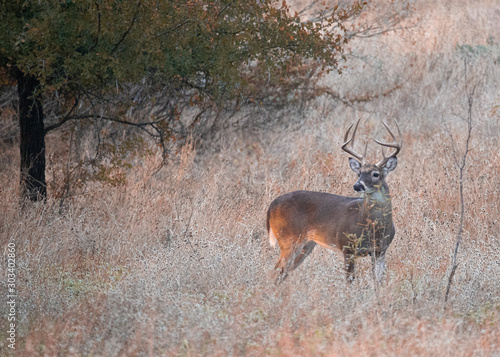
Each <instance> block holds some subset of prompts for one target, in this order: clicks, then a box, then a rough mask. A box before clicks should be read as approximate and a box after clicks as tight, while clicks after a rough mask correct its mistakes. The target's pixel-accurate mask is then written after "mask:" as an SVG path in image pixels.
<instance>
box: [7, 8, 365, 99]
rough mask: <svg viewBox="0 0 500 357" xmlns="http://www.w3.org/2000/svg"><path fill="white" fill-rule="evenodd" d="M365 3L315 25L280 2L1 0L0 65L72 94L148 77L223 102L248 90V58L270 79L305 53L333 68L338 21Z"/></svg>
mask: <svg viewBox="0 0 500 357" xmlns="http://www.w3.org/2000/svg"><path fill="white" fill-rule="evenodd" d="M362 6H363V4H361V3H358V2H355V3H354V5H352V6H351V7H350V8H349V9H344V10H342V11H340V10H339V11H336V12H333V15H331V16H329V17H327V18H325V19H324V21H322V22H315V23H313V22H301V20H300V18H299V16H298V15H297V14H294V15H292V14H290V10H289V8H288V7H287V5H286V3H285V2H283V3H280V2H277V1H274V0H264V1H258V0H251V1H228V0H220V1H193V0H184V1H172V0H169V1H160V2H158V1H137V2H133V1H118V0H108V1H90V0H78V1H70V0H68V1H64V2H63V1H57V2H56V1H47V0H45V1H43V0H42V1H38V2H25V1H2V7H1V8H2V10H0V11H1V12H0V15H1V22H0V47H1V48H0V51H1V55H0V66H1V67H2V69H4V70H5V69H7V71H3V72H2V74H3V75H5V74H6V73H7V72H8V70H9V69H10V68H12V67H17V68H19V69H21V70H22V71H23V72H24V73H30V74H33V75H34V76H36V77H37V78H38V79H39V80H40V81H41V83H42V85H43V87H44V90H45V91H53V90H59V91H61V92H62V93H66V94H68V95H69V96H72V95H75V93H82V92H84V93H88V92H95V93H96V94H103V93H104V92H105V91H106V90H108V91H109V90H112V89H115V88H116V87H117V86H121V85H123V84H126V83H135V82H138V81H140V80H141V79H143V78H144V77H146V76H147V77H148V78H152V79H153V81H154V82H157V83H164V84H165V83H168V84H169V85H170V86H172V87H174V88H177V89H190V88H197V89H199V90H200V92H201V94H203V95H208V96H209V97H210V98H211V99H215V100H218V101H220V100H224V99H228V98H232V97H233V96H234V95H238V94H241V92H242V91H243V90H244V89H245V86H246V83H245V81H244V79H245V75H244V74H245V73H244V71H242V70H243V68H245V67H247V68H248V64H249V63H250V64H255V65H257V66H259V67H260V68H263V69H265V71H266V72H267V73H268V74H269V75H270V76H282V75H283V74H285V73H286V69H287V66H289V65H290V64H291V63H293V62H296V61H298V60H303V59H305V58H312V59H315V60H318V61H321V62H322V64H324V65H329V66H335V65H336V64H337V60H338V58H339V54H340V53H341V52H342V46H343V45H344V43H345V42H346V40H345V39H344V38H343V37H342V22H343V21H345V20H347V19H348V18H349V17H350V16H352V15H353V13H357V12H359V11H361V9H362ZM332 26H333V27H335V28H337V30H335V31H333V30H329V29H331V28H332ZM197 98H198V97H197Z"/></svg>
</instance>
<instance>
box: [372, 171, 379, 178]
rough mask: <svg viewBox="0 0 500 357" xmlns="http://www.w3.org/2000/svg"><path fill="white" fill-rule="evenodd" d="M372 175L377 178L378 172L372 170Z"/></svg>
mask: <svg viewBox="0 0 500 357" xmlns="http://www.w3.org/2000/svg"><path fill="white" fill-rule="evenodd" d="M372 176H373V177H374V178H379V176H380V174H379V173H378V172H373V173H372Z"/></svg>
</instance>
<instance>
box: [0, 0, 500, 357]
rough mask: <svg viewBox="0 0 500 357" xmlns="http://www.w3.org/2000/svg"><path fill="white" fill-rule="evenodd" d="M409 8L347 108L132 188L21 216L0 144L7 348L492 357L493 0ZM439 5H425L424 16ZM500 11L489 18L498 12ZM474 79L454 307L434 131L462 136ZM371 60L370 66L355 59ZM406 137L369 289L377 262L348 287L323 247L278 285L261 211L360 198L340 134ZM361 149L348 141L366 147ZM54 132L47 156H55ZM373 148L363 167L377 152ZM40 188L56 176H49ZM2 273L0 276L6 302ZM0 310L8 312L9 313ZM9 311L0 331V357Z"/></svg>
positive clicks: (260, 132) (12, 165) (441, 150)
mask: <svg viewBox="0 0 500 357" xmlns="http://www.w3.org/2000/svg"><path fill="white" fill-rule="evenodd" d="M433 4H434V2H429V1H418V2H416V4H415V14H414V15H413V16H415V18H418V19H419V21H418V22H417V26H416V27H413V28H411V29H410V30H406V31H405V32H404V33H401V32H398V33H394V34H390V35H388V36H382V37H376V38H373V39H369V40H366V39H364V40H362V41H358V42H356V43H355V45H354V47H353V48H352V51H353V54H355V55H356V56H355V58H352V60H351V61H350V62H348V64H349V66H350V67H349V68H348V69H347V70H345V71H344V74H343V75H342V76H338V75H332V76H331V77H329V78H328V79H326V80H325V81H326V82H325V83H326V84H327V85H330V86H331V87H332V88H333V89H335V90H337V91H339V93H341V94H342V95H344V96H345V97H348V96H352V97H355V96H363V95H365V94H366V93H375V92H377V91H380V90H383V89H384V88H387V87H390V86H391V85H396V84H397V85H398V86H399V87H400V88H399V89H398V90H396V91H393V92H391V93H390V94H388V95H387V96H380V97H374V98H372V100H370V101H368V102H361V103H355V104H353V106H345V105H343V104H339V102H338V101H335V100H334V99H332V98H329V97H327V96H324V97H321V98H317V100H316V101H315V102H314V103H311V105H310V107H309V108H307V110H306V111H305V113H301V114H299V113H297V114H296V115H295V117H293V118H290V120H289V123H291V124H289V125H288V126H287V127H286V129H283V128H282V127H281V126H280V125H275V126H272V127H267V128H262V129H255V130H253V131H251V132H249V131H245V132H241V131H236V132H232V131H230V130H228V131H227V132H226V133H224V135H222V139H221V141H220V142H219V143H218V147H217V150H212V151H211V150H198V149H197V146H196V145H194V144H192V143H188V144H187V145H186V146H184V147H183V148H182V150H180V152H179V154H178V155H177V156H175V157H172V158H171V160H170V162H169V163H168V165H166V166H165V167H163V168H162V169H161V170H160V171H156V169H157V167H158V166H159V164H160V159H159V158H157V157H153V156H150V157H148V158H146V159H142V160H141V161H140V162H137V164H136V167H135V168H134V170H132V171H131V172H130V173H129V176H128V180H127V184H126V185H125V186H124V187H118V188H110V187H106V186H101V185H99V184H94V185H93V186H88V187H87V188H86V191H85V194H81V195H78V196H75V197H73V199H72V200H71V201H69V202H68V203H67V207H66V209H64V210H62V211H61V210H60V207H59V204H58V202H57V200H50V199H49V201H48V203H47V204H46V205H34V206H32V207H31V208H30V209H29V210H25V211H20V210H19V208H18V207H19V205H18V196H17V189H18V187H17V169H18V160H19V158H18V157H17V152H16V151H15V148H14V147H9V146H8V145H7V144H4V146H3V147H2V148H3V149H4V150H3V151H2V153H3V154H2V160H1V162H2V167H1V169H0V182H1V185H0V187H1V188H0V195H1V200H0V211H1V212H2V214H1V216H0V245H1V247H2V251H3V252H4V251H5V247H6V246H7V243H8V242H9V241H14V242H15V243H16V248H17V253H16V258H17V275H18V276H17V288H18V315H17V322H18V323H17V333H18V341H17V350H16V353H15V355H19V356H36V355H47V356H54V355H68V356H80V355H82V356H90V355H97V356H101V355H102V356H115V355H123V356H142V355H151V356H155V355H179V356H204V355H215V356H218V355H221V356H222V355H273V356H275V355H311V356H315V355H328V356H337V355H339V356H365V355H366V356H367V355H389V356H401V355H412V356H418V355H421V356H429V355H433V356H435V355H439V356H441V355H442V356H447V355H456V356H476V355H477V356H494V355H495V353H498V351H499V350H500V344H499V342H498V341H500V298H499V296H500V260H499V259H498V257H499V256H500V234H499V232H500V223H499V216H500V212H499V210H500V198H499V197H500V179H499V178H500V153H499V147H500V145H499V141H498V137H499V135H500V121H499V118H500V117H499V112H498V106H499V105H500V92H499V91H498V88H500V83H499V82H500V67H499V64H498V63H499V56H500V45H499V44H500V33H499V32H500V29H499V28H498V26H497V25H496V23H495V22H494V21H493V20H494V18H495V15H494V11H493V9H494V7H495V6H496V5H495V2H493V1H481V2H476V1H474V2H473V1H465V0H464V1H460V2H452V3H450V2H445V1H443V2H439V3H438V5H436V6H434V5H433ZM431 5H432V7H431ZM497 10H498V9H497ZM464 56H468V58H469V63H470V64H471V68H470V70H471V73H470V75H471V77H470V80H471V83H472V82H473V83H474V84H476V83H477V90H476V98H475V103H477V105H476V106H475V110H474V113H473V115H474V121H475V123H476V124H475V126H474V128H473V138H472V139H473V140H472V148H473V149H472V151H471V152H470V164H469V165H468V166H467V170H466V172H465V182H464V194H465V201H466V212H465V230H464V233H463V242H462V245H461V249H460V251H459V254H458V258H457V259H458V262H459V263H460V264H459V267H458V269H457V272H456V275H455V277H454V283H453V285H452V288H451V292H450V298H449V301H448V304H446V305H445V304H444V292H445V288H446V283H447V277H448V274H449V270H450V259H451V254H452V253H453V247H454V241H455V237H456V230H457V229H458V220H459V217H458V213H459V192H458V174H457V171H456V169H455V167H454V164H453V159H452V157H451V151H450V150H451V147H450V145H451V143H450V139H449V136H448V133H447V131H446V130H445V125H447V126H448V127H449V128H451V130H452V134H453V135H454V137H455V140H456V142H457V143H460V142H462V141H461V140H463V139H464V138H465V135H466V132H465V127H466V125H465V124H464V123H463V121H462V120H461V119H460V116H461V115H465V110H466V104H467V103H466V96H465V92H464V82H463V81H464V77H463V66H462V60H463V57H464ZM361 59H362V60H361ZM358 117H362V118H364V119H365V120H364V121H363V126H362V127H361V128H360V130H361V132H360V134H362V135H363V134H364V135H365V139H368V138H369V135H372V134H373V135H374V136H377V137H381V136H382V135H383V133H384V129H383V127H382V126H381V125H380V123H379V120H380V119H385V118H392V117H396V118H397V119H398V121H399V123H400V125H401V128H402V131H403V132H404V133H405V134H404V146H403V150H402V152H401V154H400V156H399V166H398V168H397V169H396V171H394V172H393V173H391V175H390V177H389V178H388V181H389V186H390V189H391V193H392V195H393V208H394V219H395V225H396V229H397V233H396V238H395V240H394V242H393V243H392V245H391V247H390V248H389V250H388V253H387V263H388V276H387V280H386V283H385V285H384V286H382V287H381V288H380V289H379V290H378V291H377V292H376V291H375V289H374V286H373V279H372V277H371V269H370V261H369V259H368V258H366V259H360V260H359V263H360V264H359V265H358V269H357V273H356V274H357V276H356V278H357V279H356V280H355V282H354V283H353V284H351V285H347V284H346V283H345V279H344V273H343V270H342V269H343V268H342V261H343V260H342V257H341V255H340V253H338V252H336V251H327V250H325V249H323V248H316V249H315V251H313V253H312V254H311V255H310V256H309V257H308V258H307V259H306V260H305V262H304V263H303V264H302V265H301V266H300V268H299V269H297V270H295V271H294V272H292V273H291V274H290V276H289V278H288V279H287V281H286V282H285V283H283V284H282V285H280V286H278V287H276V286H274V285H273V284H272V279H271V272H272V269H273V267H274V264H275V262H276V260H277V258H278V252H277V251H276V250H273V249H272V248H271V247H270V246H269V244H268V240H267V237H266V231H265V211H266V208H267V205H268V204H269V203H270V202H271V201H272V199H274V198H275V197H277V196H278V195H280V194H282V193H285V192H288V191H291V190H295V189H308V190H320V191H327V192H332V193H337V194H343V195H353V191H352V185H353V184H354V182H355V181H356V178H355V175H354V174H353V173H351V172H350V170H349V169H348V165H347V157H346V156H345V155H344V154H343V153H342V151H341V150H340V145H341V141H342V139H343V134H344V131H345V129H346V128H347V126H348V125H350V124H351V123H352V122H354V121H355V120H356V119H357V118H358ZM358 143H359V142H358ZM60 145H61V144H60V142H59V141H58V140H57V137H51V138H49V142H48V150H49V151H50V152H49V155H50V154H52V153H53V155H55V156H56V157H57V152H58V151H60V150H61V148H60ZM376 150H377V147H376V145H373V146H371V145H370V146H369V148H368V151H369V153H370V154H371V156H372V158H373V159H374V158H375V157H379V155H380V152H377V151H376ZM49 179H50V178H49ZM5 268H6V264H4V263H2V265H1V270H0V279H1V282H2V283H1V284H0V287H1V288H0V291H1V294H2V296H5V295H6V293H4V290H5V281H6V270H5ZM6 312H7V305H6V304H5V303H4V302H3V300H2V303H1V305H0V314H1V315H2V316H6ZM7 326H8V325H7V320H6V319H5V318H3V317H2V319H1V320H0V331H1V332H0V337H1V339H0V350H1V353H0V354H2V355H4V354H5V355H9V354H14V353H13V351H11V350H10V349H8V348H7V342H6V334H5V332H6V331H7V329H8V328H7Z"/></svg>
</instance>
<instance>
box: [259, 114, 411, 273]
mask: <svg viewBox="0 0 500 357" xmlns="http://www.w3.org/2000/svg"><path fill="white" fill-rule="evenodd" d="M395 122H396V121H395ZM382 123H383V124H384V126H385V128H386V129H387V131H388V132H389V134H390V135H391V137H392V140H393V143H384V142H380V141H378V140H376V139H373V140H374V141H375V142H376V143H378V144H380V145H382V154H383V155H384V158H383V159H382V160H381V161H380V162H378V163H376V164H367V163H365V156H366V148H365V154H364V155H360V154H358V153H357V152H355V151H354V149H353V146H354V137H355V135H356V130H357V129H358V124H359V120H358V122H357V123H356V126H355V127H354V130H353V132H352V136H351V137H350V138H349V133H350V131H351V129H352V127H353V125H354V124H353V125H351V126H350V127H349V129H347V132H346V134H345V138H344V144H343V145H342V149H343V150H344V151H345V152H347V153H348V154H351V155H352V156H354V157H355V158H352V157H350V158H349V166H350V167H351V169H352V170H353V171H354V172H355V173H356V174H358V177H359V179H358V181H357V182H356V183H355V184H354V190H355V191H357V192H360V193H361V197H344V196H338V195H333V194H330V193H325V192H312V191H294V192H290V193H287V194H284V195H282V196H280V197H278V198H276V199H275V200H274V201H273V202H272V203H271V204H270V205H269V209H268V211H267V222H266V223H267V231H268V234H269V241H270V243H271V245H272V246H275V245H276V243H278V245H279V247H280V251H281V255H280V258H279V260H278V263H277V264H276V267H275V268H276V269H277V270H278V275H277V279H276V282H277V283H279V282H282V281H283V280H284V279H285V278H286V276H287V274H288V272H290V271H292V270H294V269H295V268H297V267H298V266H299V265H300V264H301V263H302V262H303V261H304V259H305V258H306V257H307V256H308V255H309V254H310V253H311V251H312V250H313V249H314V247H315V246H316V244H319V245H321V246H323V247H325V248H328V249H333V248H336V249H339V250H341V251H342V253H343V254H344V263H345V268H346V271H347V278H348V280H349V281H352V279H354V260H355V258H356V257H357V256H363V255H367V254H368V255H371V256H372V258H373V259H372V260H373V265H372V267H373V271H374V274H375V278H376V280H377V282H380V281H381V280H382V277H383V274H384V270H385V261H384V257H385V253H386V250H387V248H388V247H389V244H391V242H392V240H393V238H394V233H395V229H394V223H393V221H392V206H391V196H390V195H389V187H388V186H387V183H386V181H385V179H386V177H387V174H388V173H389V172H391V171H392V170H394V169H395V168H396V165H397V158H396V155H397V154H398V153H399V151H400V150H401V147H402V136H401V131H400V129H399V125H398V123H397V122H396V127H397V129H398V134H399V140H398V139H396V137H395V135H394V133H393V132H392V131H391V129H389V127H388V126H387V124H386V123H385V122H382ZM383 147H389V148H392V149H393V152H392V153H390V154H389V155H388V156H385V154H384V150H383Z"/></svg>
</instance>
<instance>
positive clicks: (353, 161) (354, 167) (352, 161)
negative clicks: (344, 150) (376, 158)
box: [349, 157, 361, 174]
mask: <svg viewBox="0 0 500 357" xmlns="http://www.w3.org/2000/svg"><path fill="white" fill-rule="evenodd" d="M349 166H350V167H351V170H352V171H354V172H355V173H357V174H359V168H360V167H361V164H360V163H359V162H358V160H356V159H353V158H352V157H350V158H349Z"/></svg>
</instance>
